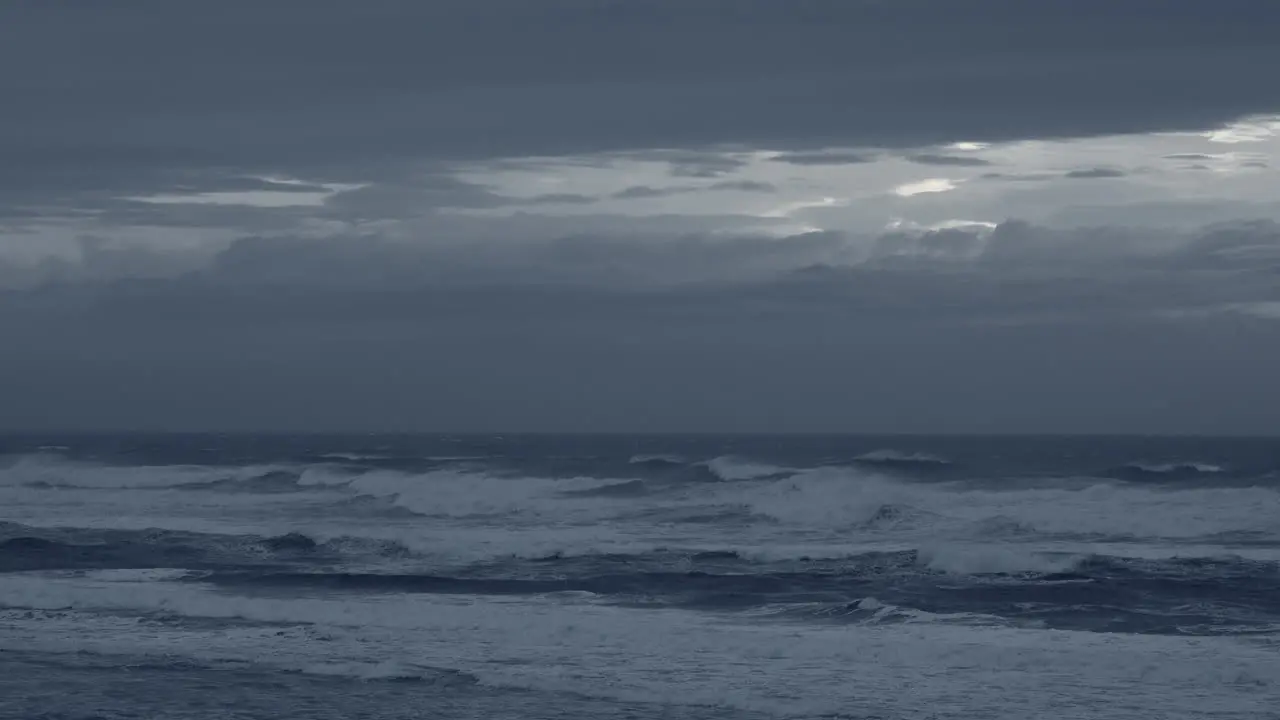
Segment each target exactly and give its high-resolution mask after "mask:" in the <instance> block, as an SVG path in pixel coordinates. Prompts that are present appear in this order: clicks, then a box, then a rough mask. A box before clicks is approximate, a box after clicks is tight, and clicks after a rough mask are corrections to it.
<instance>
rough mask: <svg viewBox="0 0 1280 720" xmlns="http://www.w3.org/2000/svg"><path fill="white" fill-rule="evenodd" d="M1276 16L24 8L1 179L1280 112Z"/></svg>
mask: <svg viewBox="0 0 1280 720" xmlns="http://www.w3.org/2000/svg"><path fill="white" fill-rule="evenodd" d="M1156 16H1158V17H1159V18H1160V22H1158V23H1157V22H1151V20H1150V19H1151V18H1152V17H1156ZM1278 21H1280V6H1276V5H1274V4H1273V3H1265V2H1257V1H1256V0H1222V1H1221V2H1218V3H1213V4H1206V3H1201V2H1193V1H1191V0H1174V1H1172V2H1171V1H1168V0H1073V1H1071V2H1068V1H1067V0H1045V1H1044V2H1038V3H1034V4H1028V3H1025V2H1022V0H980V1H978V2H970V3H964V4H963V6H961V5H959V4H957V3H954V2H950V1H949V0H900V1H898V2H893V3H884V2H874V1H872V0H858V1H855V2H845V1H843V0H818V1H816V2H805V3H800V4H796V3H778V2H771V1H766V0H732V1H730V0H711V1H710V2H702V3H694V4H691V3H687V2H680V1H677V0H650V1H649V2H645V3H626V4H623V3H599V2H588V1H587V0H546V1H545V2H538V3H528V2H524V1H523V0H521V1H517V0H465V1H464V0H440V1H439V2H430V3H423V2H410V1H409V0H369V1H368V2H362V3H359V4H358V6H355V5H352V4H351V3H349V2H338V1H336V0H318V1H317V2H311V3H307V6H306V8H305V10H301V9H299V8H298V7H297V6H296V5H295V4H293V3H287V2H279V1H273V0H269V1H267V2H260V1H259V0H226V1H225V2H218V3H188V2H168V1H162V0H134V1H133V2H128V3H60V2H47V3H35V2H26V3H5V4H4V5H3V6H0V95H2V96H3V97H4V99H5V104H6V107H7V108H10V111H8V112H5V113H3V114H2V115H0V168H4V171H3V173H2V174H3V177H0V185H4V186H13V185H23V184H25V185H26V186H27V187H30V188H41V190H40V193H41V194H42V195H45V196H48V195H58V194H65V193H70V192H85V191H97V190H102V189H105V188H112V189H115V190H120V189H124V188H129V189H130V190H140V189H142V188H144V187H146V186H153V187H154V186H157V185H165V186H167V185H169V184H170V180H169V178H168V177H162V176H165V175H166V174H167V173H170V172H175V171H177V170H180V169H183V168H192V167H196V168H219V167H221V168H232V169H246V168H252V169H255V170H268V169H272V168H278V169H287V170H291V171H295V172H297V171H301V170H304V169H305V170H307V171H309V172H310V173H311V174H312V175H315V176H316V177H317V178H320V179H331V178H338V179H351V178H352V177H353V175H359V174H361V173H359V172H356V171H354V170H353V167H354V165H355V164H357V163H369V162H372V161H374V160H375V159H378V158H382V159H384V160H386V161H388V162H390V161H392V160H395V159H399V158H404V157H421V158H440V159H449V158H493V157H505V156H531V155H551V154H563V153H581V152H592V151H613V150H643V149H658V148H698V147H707V146H712V145H724V144H736V145H739V146H769V147H792V148H797V149H798V148H801V147H810V148H815V147H823V146H825V147H833V146H893V147H913V146H916V147H918V146H925V145H930V144H934V143H940V142H948V141H951V140H955V139H971V140H999V139H1009V138H1024V137H1050V136H1080V135H1089V134H1096V133H1116V132H1130V131H1145V130H1155V129H1178V128H1200V127H1204V126H1206V125H1210V124H1213V123H1217V122H1220V121H1225V120H1229V119H1231V118H1234V117H1237V116H1240V115H1241V114H1244V113H1249V112H1261V111H1272V110H1275V109H1277V108H1280V89H1277V86H1276V84H1275V83H1272V82H1269V76H1268V75H1267V74H1266V73H1267V70H1266V69H1267V68H1270V67H1274V66H1277V65H1280V46H1277V43H1275V42H1274V38H1273V37H1272V36H1271V34H1270V28H1272V27H1274V26H1275V25H1276V23H1277V22H1278ZM766 39H767V40H766ZM229 48H234V49H235V50H234V52H230V51H229V50H228V49H229ZM512 58H519V61H517V62H513V61H512ZM584 58H585V59H586V60H584ZM157 88H163V92H157V91H156V89H157ZM1134 88H1140V91H1134ZM685 167H686V168H693V170H692V171H693V172H708V171H712V172H713V171H714V170H709V168H708V167H707V166H702V167H699V166H697V165H696V164H693V165H687V166H685ZM69 168H70V169H71V171H70V172H68V169H69ZM30 192H35V190H31V191H30Z"/></svg>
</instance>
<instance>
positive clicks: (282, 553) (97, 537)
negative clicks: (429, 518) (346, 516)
mask: <svg viewBox="0 0 1280 720" xmlns="http://www.w3.org/2000/svg"><path fill="white" fill-rule="evenodd" d="M408 555H410V551H409V550H408V549H407V548H406V547H405V546H403V545H401V544H400V543H398V542H395V541H393V540H382V539H376V538H362V537H350V536H339V537H335V538H331V539H327V540H317V539H315V538H312V537H310V536H308V535H304V534H301V533H296V532H295V533H286V534H284V535H276V536H254V535H210V534H199V533H187V532H177V531H161V530H143V531H122V530H88V529H80V530H77V529H62V530H47V529H40V528H32V527H27V526H22V525H17V524H11V523H0V572H16V571H31V570H80V569H94V570H106V569H144V568H172V567H182V568H187V569H191V570H200V569H209V568H218V567H246V566H253V565H259V564H263V563H268V564H278V563H281V562H292V563H304V564H316V563H334V562H351V561H360V560H362V561H366V562H368V561H380V560H386V559H395V558H402V557H406V556H408Z"/></svg>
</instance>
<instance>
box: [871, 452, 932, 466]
mask: <svg viewBox="0 0 1280 720" xmlns="http://www.w3.org/2000/svg"><path fill="white" fill-rule="evenodd" d="M853 461H854V462H855V463H866V464H869V465H926V466H940V465H950V464H951V461H950V460H947V459H946V458H942V457H938V456H937V455H930V454H928V453H918V452H903V451H901V450H892V449H884V450H872V451H871V452H869V453H864V454H862V455H859V456H857V457H855V458H854V459H853Z"/></svg>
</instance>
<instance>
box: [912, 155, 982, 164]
mask: <svg viewBox="0 0 1280 720" xmlns="http://www.w3.org/2000/svg"><path fill="white" fill-rule="evenodd" d="M907 160H910V161H911V162H913V163H916V164H917V165H950V166H955V167H983V166H986V165H990V164H991V162H990V161H987V160H983V159H982V158H978V157H966V156H964V155H935V154H932V153H920V154H917V155H908V156H907Z"/></svg>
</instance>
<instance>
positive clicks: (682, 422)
mask: <svg viewBox="0 0 1280 720" xmlns="http://www.w3.org/2000/svg"><path fill="white" fill-rule="evenodd" d="M1277 27H1280V3H1278V2H1274V1H1273V0H1214V1H1213V2H1204V1H1202V0H1034V1H1031V0H967V1H966V2H958V1H957V0H359V1H358V2H357V1H356V0H342V1H339V0H311V1H310V2H306V3H302V2H294V1H291V0H219V1H218V2H204V1H200V2H197V1H196V0H190V1H187V0H119V1H116V2H71V1H66V2H62V1H58V0H41V1H39V2H37V1H35V0H12V1H10V2H3V3H0V103H2V107H3V110H0V427H5V428H10V429H167V430H282V431H286V430H287V431H293V430H316V431H330V430H370V431H400V430H424V431H460V430H479V431H584V430H585V431H660V432H661V431H762V432H770V431H780V432H799V431H850V432H922V433H928V432H961V433H963V432H973V433H985V432H1046V433H1048V432H1075V433H1112V432H1126V433H1211V434H1219V433H1225V434H1274V433H1276V432H1277V431H1280V381H1278V378H1280V370H1277V368H1280V190H1278V188H1280V152H1278V151H1280V82H1277V81H1276V78H1275V69H1276V68H1278V67H1280V42H1277V39H1276V28H1277Z"/></svg>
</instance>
